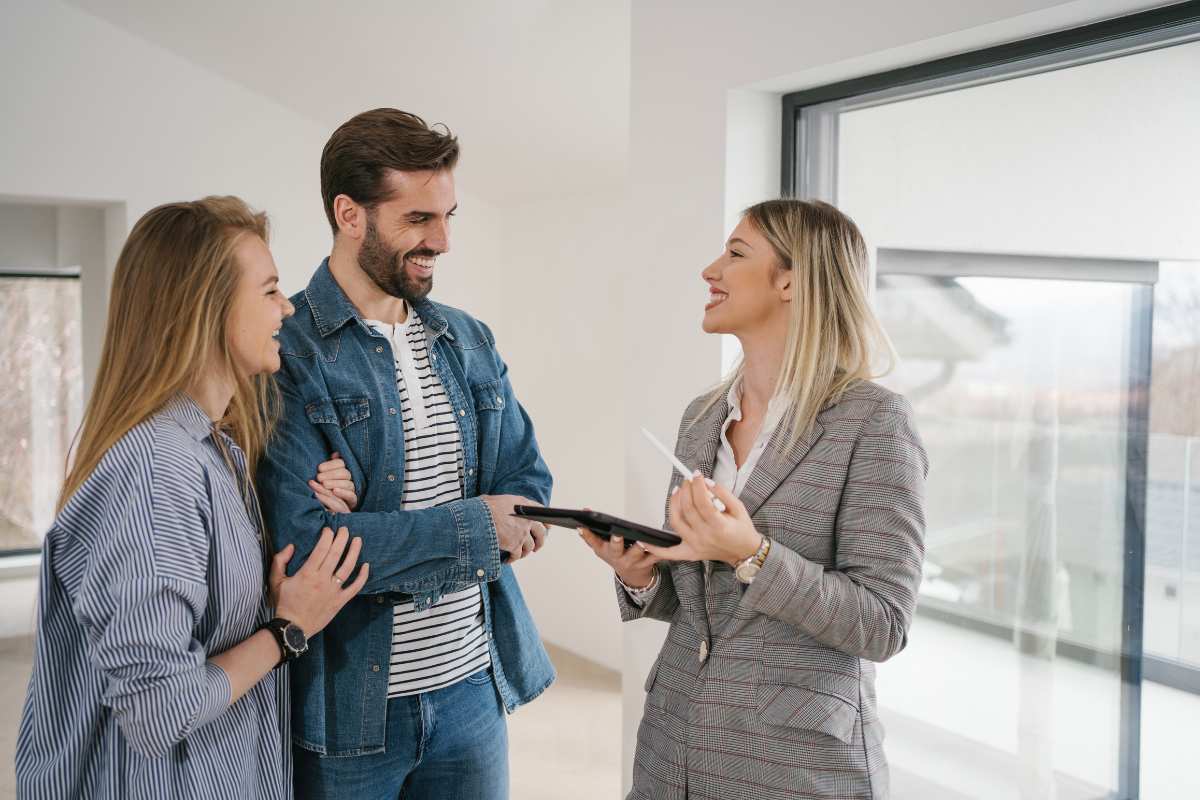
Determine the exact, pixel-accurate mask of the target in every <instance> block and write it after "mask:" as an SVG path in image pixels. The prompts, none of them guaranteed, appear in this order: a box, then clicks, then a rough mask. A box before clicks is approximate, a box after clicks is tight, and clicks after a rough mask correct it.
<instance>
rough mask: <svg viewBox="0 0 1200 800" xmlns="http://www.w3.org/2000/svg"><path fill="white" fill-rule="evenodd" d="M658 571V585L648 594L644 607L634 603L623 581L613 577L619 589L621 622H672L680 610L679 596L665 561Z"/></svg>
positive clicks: (661, 562) (614, 583)
mask: <svg viewBox="0 0 1200 800" xmlns="http://www.w3.org/2000/svg"><path fill="white" fill-rule="evenodd" d="M656 569H657V570H658V585H657V586H655V587H654V588H653V589H652V590H651V591H650V592H648V593H647V595H646V597H645V600H644V602H643V604H642V605H640V606H639V605H638V604H637V603H635V602H633V598H631V597H630V596H629V592H627V591H625V587H624V586H622V585H621V581H620V580H619V579H618V578H617V576H616V575H613V585H614V586H615V587H616V589H617V608H619V609H620V611H621V621H622V622H630V621H632V620H635V619H657V620H662V621H663V622H670V621H671V619H672V618H673V617H674V616H675V609H677V608H679V596H678V595H677V594H675V583H674V581H672V580H671V570H670V567H669V565H668V564H667V563H666V562H665V561H660V562H659V563H658V566H657V567H656Z"/></svg>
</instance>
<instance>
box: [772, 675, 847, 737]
mask: <svg viewBox="0 0 1200 800" xmlns="http://www.w3.org/2000/svg"><path fill="white" fill-rule="evenodd" d="M755 700H756V705H757V706H758V713H759V715H760V716H761V717H762V719H763V721H764V722H766V723H768V724H770V725H779V726H782V727H787V728H799V729H801V730H809V731H819V732H821V733H824V734H826V735H828V736H832V737H833V738H835V739H837V740H838V741H840V742H843V743H845V744H850V742H851V741H852V740H853V738H854V723H855V722H856V721H857V720H858V709H857V708H855V707H854V706H852V705H851V704H850V703H847V702H846V701H845V700H843V699H842V698H840V697H836V696H834V695H831V694H825V693H824V692H818V691H815V690H813V689H808V688H805V687H803V686H770V685H768V686H759V687H758V690H757V692H756V696H755Z"/></svg>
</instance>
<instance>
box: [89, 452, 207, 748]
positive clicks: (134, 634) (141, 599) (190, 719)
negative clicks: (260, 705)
mask: <svg viewBox="0 0 1200 800" xmlns="http://www.w3.org/2000/svg"><path fill="white" fill-rule="evenodd" d="M134 466H135V467H136V469H131V470H130V472H131V475H130V476H129V477H130V479H129V480H128V481H125V491H126V492H127V493H126V495H125V497H124V500H123V502H121V503H119V504H113V505H111V506H110V507H109V508H108V509H106V512H105V513H106V515H109V516H110V519H109V520H108V525H106V528H107V533H106V535H105V537H104V538H103V539H102V540H101V542H100V544H99V545H98V546H97V547H96V548H95V549H94V550H93V551H92V553H91V554H90V556H89V558H88V559H87V561H86V567H85V570H86V574H85V575H83V577H82V580H81V581H80V585H79V591H78V593H77V594H76V596H75V597H74V598H73V610H74V612H75V615H76V618H77V619H79V621H80V623H81V625H82V627H83V629H84V631H85V634H86V647H87V653H88V657H89V658H90V660H91V661H92V663H93V664H94V665H95V667H96V669H97V670H98V671H99V673H100V675H101V676H102V682H103V703H104V704H105V705H106V706H108V707H109V708H110V709H112V712H113V717H114V719H115V720H116V722H117V725H118V727H119V728H120V729H121V732H122V733H123V734H124V735H125V738H126V739H127V740H128V741H129V743H130V745H131V746H132V747H133V748H134V749H135V750H137V751H138V752H139V753H141V754H143V755H146V756H148V757H152V758H153V757H161V756H164V755H166V754H167V752H168V751H169V750H170V748H171V747H173V746H174V745H176V744H178V743H179V742H181V741H183V740H184V739H185V738H186V737H187V736H188V735H189V734H191V733H192V732H193V731H195V730H196V729H198V728H200V727H201V726H203V725H205V724H207V723H209V722H211V721H212V720H214V719H216V718H217V717H218V716H219V715H221V714H222V713H223V712H224V711H225V710H226V709H227V708H228V707H229V703H230V697H231V689H230V685H229V679H228V677H227V676H226V675H225V672H224V670H222V669H221V668H220V667H217V666H215V665H212V664H209V663H208V654H207V653H206V652H205V650H204V646H203V645H202V644H201V643H200V642H198V641H197V640H196V639H195V638H194V636H193V632H194V630H195V628H196V625H197V624H198V623H199V622H200V620H201V618H202V617H203V615H204V611H205V608H206V606H207V603H208V586H207V583H206V570H207V567H208V559H209V541H210V536H209V531H208V529H207V525H206V517H205V515H204V514H203V513H202V511H201V508H202V503H203V500H204V491H205V489H204V487H205V485H206V482H205V480H204V476H203V473H202V471H200V470H199V469H198V468H197V470H196V474H195V475H192V474H181V475H158V476H154V477H152V478H150V479H149V481H147V477H149V476H148V474H147V473H148V472H149V471H150V468H149V467H147V465H145V464H142V465H134ZM132 473H138V474H132ZM155 480H157V481H158V484H157V485H156V484H155V483H154V481H155Z"/></svg>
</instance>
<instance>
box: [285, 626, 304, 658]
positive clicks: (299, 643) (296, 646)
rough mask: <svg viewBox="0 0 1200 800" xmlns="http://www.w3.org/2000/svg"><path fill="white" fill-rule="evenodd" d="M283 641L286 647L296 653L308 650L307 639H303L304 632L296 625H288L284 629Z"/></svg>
mask: <svg viewBox="0 0 1200 800" xmlns="http://www.w3.org/2000/svg"><path fill="white" fill-rule="evenodd" d="M283 640H284V641H285V642H286V643H287V646H288V647H290V648H291V649H292V650H295V651H296V652H298V653H303V652H304V651H305V650H307V649H308V638H307V637H305V635H304V631H302V630H300V627H299V626H298V625H288V626H287V627H286V628H284V629H283Z"/></svg>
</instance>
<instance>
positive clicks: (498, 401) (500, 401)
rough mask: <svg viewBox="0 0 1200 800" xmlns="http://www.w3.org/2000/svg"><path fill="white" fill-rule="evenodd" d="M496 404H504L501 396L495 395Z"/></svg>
mask: <svg viewBox="0 0 1200 800" xmlns="http://www.w3.org/2000/svg"><path fill="white" fill-rule="evenodd" d="M496 405H498V406H502V405H504V398H503V397H497V398H496Z"/></svg>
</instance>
